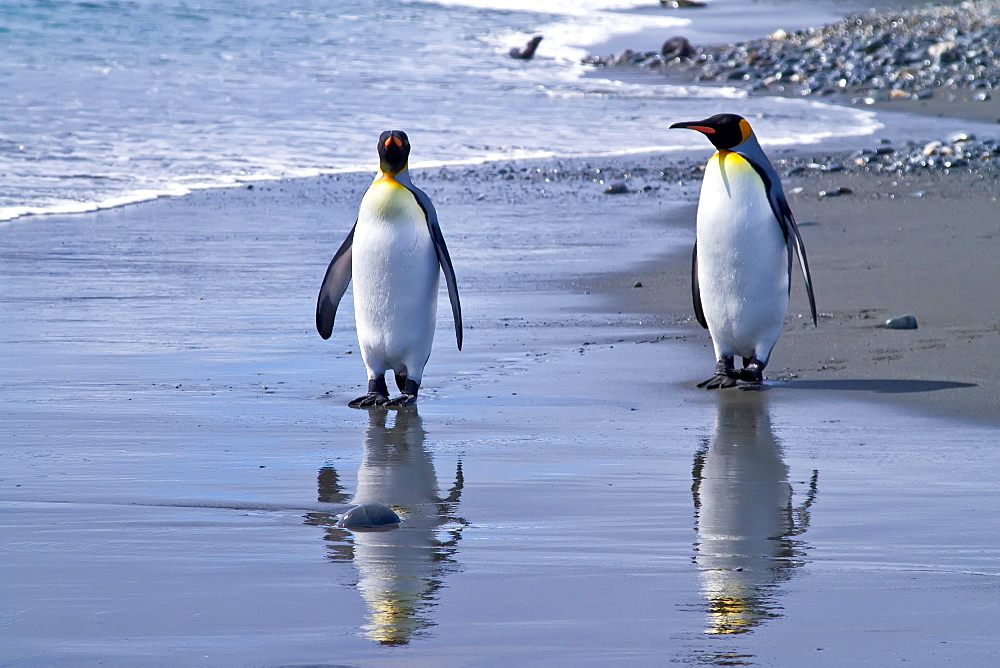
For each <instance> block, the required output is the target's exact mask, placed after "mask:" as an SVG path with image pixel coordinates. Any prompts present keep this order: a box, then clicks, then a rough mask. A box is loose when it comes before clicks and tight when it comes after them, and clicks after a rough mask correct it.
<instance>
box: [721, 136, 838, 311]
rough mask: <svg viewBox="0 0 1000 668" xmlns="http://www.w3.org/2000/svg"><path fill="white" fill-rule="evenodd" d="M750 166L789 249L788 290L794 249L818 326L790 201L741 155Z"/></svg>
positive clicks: (761, 169)
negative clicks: (762, 186)
mask: <svg viewBox="0 0 1000 668" xmlns="http://www.w3.org/2000/svg"><path fill="white" fill-rule="evenodd" d="M740 156H741V157H743V158H744V159H745V160H746V161H747V162H748V163H750V165H751V166H752V167H753V168H754V170H756V172H757V174H758V175H760V178H761V180H762V181H764V187H765V188H767V198H768V201H769V202H770V203H771V212H772V213H774V217H775V218H777V219H778V224H779V225H781V233H782V234H783V235H784V237H785V245H786V246H787V247H788V289H789V291H791V287H792V249H793V247H794V249H795V253H796V254H797V255H798V256H799V267H800V268H801V269H802V277H803V278H804V279H805V281H806V294H807V295H808V296H809V310H810V311H811V312H812V319H813V325H814V326H818V324H819V323H818V321H817V319H816V297H815V296H814V295H813V286H812V275H811V274H810V273H809V260H808V259H806V246H805V244H804V243H802V235H800V234H799V226H798V225H796V224H795V216H793V215H792V209H791V207H789V206H788V200H787V199H786V198H785V192H784V190H782V188H781V183H780V182H776V179H777V176H775V179H772V178H771V177H770V176H769V175H768V172H767V170H766V169H764V167H763V166H761V165H760V164H759V163H758V162H757V161H756V160H754V159H753V158H751V157H750V156H748V155H746V154H744V153H740Z"/></svg>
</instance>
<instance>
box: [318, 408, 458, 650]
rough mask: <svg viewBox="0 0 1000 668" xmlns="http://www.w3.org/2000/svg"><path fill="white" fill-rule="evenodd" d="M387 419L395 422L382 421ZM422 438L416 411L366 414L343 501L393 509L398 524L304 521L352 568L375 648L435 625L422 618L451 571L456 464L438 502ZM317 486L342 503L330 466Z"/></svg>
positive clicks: (399, 641)
mask: <svg viewBox="0 0 1000 668" xmlns="http://www.w3.org/2000/svg"><path fill="white" fill-rule="evenodd" d="M393 415H394V416H395V421H394V422H391V423H389V424H387V417H392V416H393ZM425 438H426V436H425V432H424V427H423V423H422V421H421V418H420V416H419V415H418V414H417V411H416V408H415V407H414V408H407V409H404V410H400V411H398V412H394V413H390V412H389V411H385V410H373V411H371V413H370V414H369V417H368V428H367V429H366V431H365V437H364V455H363V458H362V461H361V468H360V469H359V470H358V484H357V490H356V493H355V494H354V497H353V498H352V499H351V500H350V501H349V502H348V503H350V504H351V505H363V504H374V503H377V504H384V505H388V506H391V507H392V508H394V509H396V510H397V511H398V512H399V514H400V515H401V517H402V522H401V523H400V524H398V525H395V526H394V528H391V529H389V530H385V529H383V530H378V529H369V530H365V529H361V528H355V529H354V530H350V531H349V530H347V529H345V528H343V525H342V523H338V522H337V521H336V518H335V517H334V516H331V515H322V514H319V513H313V514H310V515H309V516H307V518H306V522H307V523H308V524H314V525H320V526H324V527H326V534H327V535H326V540H327V544H326V545H327V550H328V555H329V557H330V559H331V560H333V561H336V562H347V561H352V562H353V563H354V567H355V569H356V570H357V574H358V581H357V588H358V590H359V591H360V593H361V596H362V598H363V599H364V602H365V607H366V608H367V622H366V623H365V624H364V627H363V629H364V635H365V637H367V638H369V639H370V640H373V641H375V642H377V643H379V644H381V645H405V644H407V643H409V642H410V640H411V639H412V638H413V637H415V636H419V635H420V634H421V633H422V632H423V631H425V630H426V629H427V628H429V627H431V626H433V625H434V622H433V620H432V619H431V618H430V617H429V615H428V613H429V611H430V609H431V607H432V606H433V605H434V601H435V598H436V593H437V591H438V590H439V589H440V588H441V587H442V586H443V584H444V577H445V575H447V573H448V572H449V570H450V569H452V568H453V567H454V559H453V557H454V554H455V553H456V552H457V550H458V542H459V540H460V539H461V536H462V529H463V528H464V526H465V524H466V522H465V520H463V519H461V518H459V517H457V516H456V515H455V513H456V512H457V509H458V504H459V502H460V500H461V496H462V488H463V485H464V478H463V475H462V465H461V462H459V463H458V466H457V469H456V472H455V482H454V484H453V486H452V487H451V489H449V490H448V492H447V495H446V496H444V497H441V496H440V495H439V493H438V483H437V475H436V473H435V470H434V462H433V460H432V459H431V455H430V453H429V452H427V450H426V449H425V447H424V440H425ZM318 481H319V497H320V500H328V501H333V502H340V503H343V502H345V499H346V495H345V494H343V492H342V490H341V489H340V486H339V483H338V481H337V473H336V471H334V469H333V468H332V467H324V468H323V469H321V470H320V472H319V476H318ZM331 482H332V483H334V484H335V485H336V488H335V489H331V487H330V484H331ZM445 530H446V532H445V533H444V535H443V536H442V535H441V533H442V532H444V531H445Z"/></svg>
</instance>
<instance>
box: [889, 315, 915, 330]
mask: <svg viewBox="0 0 1000 668" xmlns="http://www.w3.org/2000/svg"><path fill="white" fill-rule="evenodd" d="M883 326H884V327H885V328H886V329H916V328H917V319H916V318H915V317H914V316H912V315H909V314H907V315H901V316H899V317H896V318H891V319H889V320H886V321H885V325H883Z"/></svg>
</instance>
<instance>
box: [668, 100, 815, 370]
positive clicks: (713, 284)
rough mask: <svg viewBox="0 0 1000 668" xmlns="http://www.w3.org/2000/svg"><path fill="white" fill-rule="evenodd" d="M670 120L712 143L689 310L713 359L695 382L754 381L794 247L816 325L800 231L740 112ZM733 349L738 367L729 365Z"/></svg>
mask: <svg viewBox="0 0 1000 668" xmlns="http://www.w3.org/2000/svg"><path fill="white" fill-rule="evenodd" d="M670 127H671V129H674V128H682V129H688V130H694V131H696V132H700V133H702V134H704V135H705V136H706V137H707V138H708V140H709V141H710V142H712V144H713V145H714V146H715V148H716V149H718V150H717V152H716V153H715V155H713V156H712V157H711V159H709V161H708V164H707V165H706V166H705V176H704V180H703V181H702V185H701V196H700V198H699V200H698V216H697V224H696V235H695V237H696V240H695V246H694V252H693V255H692V267H691V292H692V297H693V301H694V312H695V316H696V317H697V318H698V322H699V323H701V326H702V327H705V328H706V329H708V331H709V334H711V336H712V344H713V346H714V348H715V356H716V359H717V360H718V361H717V363H716V366H715V373H714V375H713V376H712V377H711V378H709V379H707V380H705V381H702V382H701V383H699V384H698V387H704V388H707V389H716V388H726V387H733V386H734V385H736V383H737V381H741V380H742V381H745V382H748V383H751V384H760V383H761V382H763V379H764V374H763V372H764V367H766V366H767V362H768V360H769V358H770V356H771V350H772V349H773V348H774V344H775V343H777V341H778V337H779V336H780V335H781V326H782V323H783V322H784V320H785V313H786V312H787V311H788V297H789V294H790V291H791V275H792V263H793V261H792V255H793V254H796V255H798V258H799V266H800V267H801V269H802V275H803V277H804V278H805V283H806V293H807V294H808V296H809V308H810V310H811V312H812V319H813V325H816V324H817V321H816V300H815V298H814V296H813V288H812V278H811V276H810V274H809V262H808V261H807V260H806V249H805V246H804V244H803V243H802V237H801V236H800V235H799V229H798V227H797V226H796V224H795V218H794V217H793V216H792V211H791V209H790V208H789V206H788V201H787V200H786V199H785V193H784V191H783V190H782V187H781V180H780V179H779V178H778V173H777V172H776V171H775V170H774V167H772V166H771V162H770V161H769V160H768V159H767V156H766V155H765V154H764V150H763V149H762V148H761V147H760V143H759V142H758V141H757V137H756V136H755V135H754V132H753V129H751V127H750V124H749V123H748V122H747V121H746V119H745V118H743V117H741V116H738V115H736V114H716V115H715V116H712V117H710V118H706V119H705V120H702V121H690V122H682V123H674V124H673V125H671V126H670ZM737 356H739V357H742V358H743V359H742V361H743V368H742V369H736V368H735V362H734V358H735V357H737Z"/></svg>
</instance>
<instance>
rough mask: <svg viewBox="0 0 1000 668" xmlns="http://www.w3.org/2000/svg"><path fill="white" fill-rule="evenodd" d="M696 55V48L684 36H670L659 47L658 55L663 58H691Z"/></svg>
mask: <svg viewBox="0 0 1000 668" xmlns="http://www.w3.org/2000/svg"><path fill="white" fill-rule="evenodd" d="M697 55H698V51H697V49H695V48H694V46H692V45H691V42H689V41H688V40H687V38H686V37H671V38H670V39H668V40H667V41H666V42H664V43H663V46H662V47H660V56H662V57H663V59H664V60H673V59H674V58H676V59H677V60H691V59H692V58H694V57H695V56H697Z"/></svg>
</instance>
